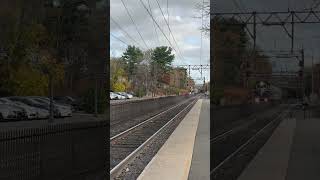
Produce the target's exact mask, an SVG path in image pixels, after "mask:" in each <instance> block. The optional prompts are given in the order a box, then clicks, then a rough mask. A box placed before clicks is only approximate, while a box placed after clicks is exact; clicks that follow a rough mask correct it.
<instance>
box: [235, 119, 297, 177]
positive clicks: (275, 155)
mask: <svg viewBox="0 0 320 180" xmlns="http://www.w3.org/2000/svg"><path fill="white" fill-rule="evenodd" d="M295 127H296V119H294V118H292V119H284V120H283V121H282V122H281V123H280V125H279V126H278V127H277V129H276V130H275V131H274V133H273V134H272V136H271V137H270V138H269V140H268V141H267V142H266V144H265V145H264V146H263V147H262V148H261V149H260V150H259V151H258V153H257V155H256V156H255V158H254V159H253V160H252V161H251V162H250V163H249V165H248V166H247V168H246V169H245V170H244V171H243V172H242V174H241V175H240V176H239V178H238V180H285V178H286V173H287V167H288V162H289V158H290V150H291V146H292V142H293V136H294V130H295Z"/></svg>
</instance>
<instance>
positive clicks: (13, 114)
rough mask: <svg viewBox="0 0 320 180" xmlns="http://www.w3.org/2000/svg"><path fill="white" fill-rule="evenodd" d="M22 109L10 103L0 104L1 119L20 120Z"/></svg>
mask: <svg viewBox="0 0 320 180" xmlns="http://www.w3.org/2000/svg"><path fill="white" fill-rule="evenodd" d="M19 113H20V110H19V109H17V108H15V107H14V106H12V105H9V104H0V121H9V120H15V121H16V120H20V118H21V117H20V115H19Z"/></svg>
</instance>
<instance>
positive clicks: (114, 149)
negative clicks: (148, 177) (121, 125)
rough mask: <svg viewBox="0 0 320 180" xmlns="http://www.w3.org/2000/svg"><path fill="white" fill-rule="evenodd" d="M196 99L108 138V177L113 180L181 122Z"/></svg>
mask: <svg viewBox="0 0 320 180" xmlns="http://www.w3.org/2000/svg"><path fill="white" fill-rule="evenodd" d="M197 99H198V98H197V97H194V98H191V99H189V100H187V101H184V102H183V103H180V104H178V105H175V106H173V107H171V108H169V109H167V110H165V111H163V112H162V113H159V114H157V115H156V116H153V117H151V118H149V119H147V120H145V121H143V122H141V123H139V124H137V125H135V126H133V127H131V128H129V129H127V130H125V131H123V132H121V133H119V134H117V135H115V136H113V137H111V138H110V177H111V179H115V178H116V177H117V176H118V175H119V174H120V173H121V172H122V171H123V170H125V169H124V168H125V167H126V165H128V164H129V163H130V162H131V161H132V160H133V159H134V158H135V157H137V156H138V155H139V152H141V151H142V150H143V149H144V148H145V147H146V146H147V145H148V144H149V143H150V142H152V141H153V140H155V139H156V137H157V136H158V135H160V134H161V132H162V131H164V130H165V129H166V128H169V127H170V125H171V124H172V123H173V122H174V121H176V120H181V118H183V117H184V116H185V115H186V113H187V112H188V111H189V110H190V109H191V108H192V106H193V105H194V104H195V102H196V101H197Z"/></svg>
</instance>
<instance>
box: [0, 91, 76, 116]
mask: <svg viewBox="0 0 320 180" xmlns="http://www.w3.org/2000/svg"><path fill="white" fill-rule="evenodd" d="M75 104H76V100H74V99H73V98H71V97H68V96H66V97H54V98H53V100H52V104H51V103H50V99H49V98H48V97H44V96H9V97H1V98H0V121H2V122H11V121H21V120H42V119H49V118H50V106H52V111H51V113H52V118H66V117H72V116H73V113H74V112H76V111H77V110H78V107H77V106H76V105H75Z"/></svg>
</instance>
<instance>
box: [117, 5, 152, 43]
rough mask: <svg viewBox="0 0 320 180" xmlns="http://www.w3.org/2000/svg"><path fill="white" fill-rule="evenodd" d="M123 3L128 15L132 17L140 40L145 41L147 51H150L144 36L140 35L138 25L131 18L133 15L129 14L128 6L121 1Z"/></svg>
mask: <svg viewBox="0 0 320 180" xmlns="http://www.w3.org/2000/svg"><path fill="white" fill-rule="evenodd" d="M121 2H122V5H123V6H124V8H125V9H126V12H127V14H128V15H129V17H130V19H131V21H132V23H133V24H134V26H135V28H136V30H137V32H138V34H139V36H140V38H141V39H142V41H143V43H144V45H145V46H146V47H147V49H149V47H148V45H147V43H146V42H145V41H144V39H143V37H142V35H141V33H140V31H139V29H138V26H137V25H136V23H135V22H134V20H133V18H132V16H131V14H130V12H129V10H128V8H127V6H126V4H125V3H124V2H123V0H121Z"/></svg>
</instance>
